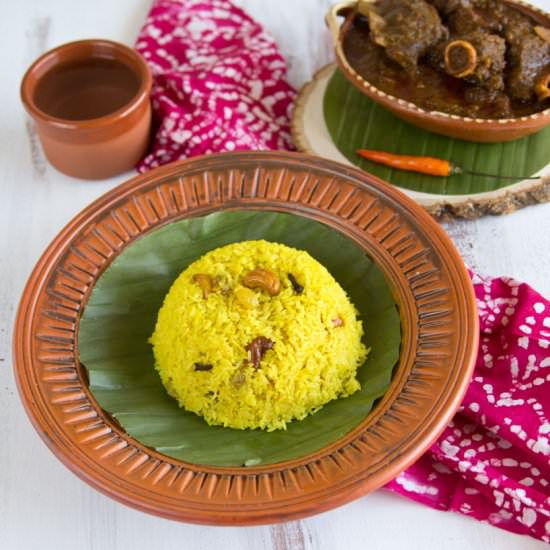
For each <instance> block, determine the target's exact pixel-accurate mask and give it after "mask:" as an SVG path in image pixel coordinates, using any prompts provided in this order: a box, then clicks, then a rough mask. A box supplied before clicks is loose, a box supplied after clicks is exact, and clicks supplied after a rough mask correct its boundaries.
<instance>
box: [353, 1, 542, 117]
mask: <svg viewBox="0 0 550 550" xmlns="http://www.w3.org/2000/svg"><path fill="white" fill-rule="evenodd" d="M343 47H344V53H345V55H346V58H347V59H348V61H349V63H350V65H351V66H352V67H353V69H354V70H355V71H356V72H357V73H359V74H360V75H361V76H362V77H363V78H364V79H365V80H367V81H368V82H370V83H371V84H372V85H374V86H376V87H377V88H379V89H380V90H382V91H384V92H386V93H388V94H391V95H393V96H396V97H399V98H402V99H405V100H406V101H410V102H411V103H414V104H416V105H418V106H419V107H421V108H423V109H426V110H429V111H441V112H445V113H449V114H454V115H459V116H467V117H473V118H510V117H518V116H525V115H528V114H532V113H535V112H538V111H541V110H543V109H545V108H547V107H550V100H549V98H550V89H549V84H550V30H549V29H547V28H545V27H542V26H540V25H538V24H537V22H536V21H534V20H533V19H532V18H530V17H529V16H527V15H525V14H523V13H522V12H520V11H518V10H516V9H514V8H512V7H510V6H509V5H507V4H505V3H503V2H502V1H500V0H375V1H373V0H363V1H361V2H359V4H358V8H357V13H356V14H355V16H354V17H353V20H352V21H351V23H350V25H349V27H348V28H347V31H346V32H345V34H344V41H343Z"/></svg>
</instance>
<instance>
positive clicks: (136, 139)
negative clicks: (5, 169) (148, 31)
mask: <svg viewBox="0 0 550 550" xmlns="http://www.w3.org/2000/svg"><path fill="white" fill-rule="evenodd" d="M94 63H95V65H94ZM101 63H107V64H108V68H104V69H103V70H109V71H110V72H109V73H108V75H105V73H104V76H103V78H104V80H101V81H99V79H98V65H99V64H101ZM90 67H91V68H90ZM100 68H101V66H100ZM69 70H70V71H72V72H69ZM90 70H92V71H95V72H93V73H90V72H89V71H90ZM63 71H65V72H63ZM78 71H80V72H78ZM86 71H88V72H86ZM79 81H80V82H82V81H85V82H86V83H87V84H88V87H84V88H83V87H82V84H81V85H80V87H79V86H78V85H77V84H75V83H77V82H79ZM152 81H153V79H152V75H151V72H150V70H149V67H148V66H147V63H145V60H144V59H143V58H142V57H141V56H140V55H139V54H138V53H137V52H136V51H134V50H133V49H131V48H129V47H128V46H125V45H124V44H119V43H118V42H112V41H110V40H99V39H93V40H79V41H77V42H70V43H68V44H63V45H62V46H59V47H57V48H54V49H53V50H50V51H48V52H46V53H45V54H44V55H42V56H41V57H39V58H38V59H37V60H36V61H35V62H34V63H33V64H32V65H31V66H30V67H29V69H28V70H27V72H26V73H25V75H24V77H23V80H22V82H21V100H22V102H23V105H24V106H25V109H26V110H27V112H28V113H29V115H30V116H31V117H32V118H33V120H34V122H35V124H36V129H37V133H38V136H39V137H40V141H41V143H42V147H43V149H44V153H45V154H46V157H47V159H48V160H49V161H50V163H51V164H52V165H53V166H55V167H56V168H57V169H58V170H60V171H61V172H63V173H65V174H67V175H69V176H73V177H77V178H83V179H103V178H108V177H111V176H115V175H117V174H121V173H122V172H125V171H127V170H130V169H132V168H133V167H134V166H135V165H136V164H137V162H138V161H139V160H140V159H141V157H142V156H143V155H144V154H145V151H146V149H147V146H148V143H149V133H150V128H151V105H150V99H149V96H150V92H151V85H152ZM61 105H63V106H64V108H61ZM96 114H97V116H96Z"/></svg>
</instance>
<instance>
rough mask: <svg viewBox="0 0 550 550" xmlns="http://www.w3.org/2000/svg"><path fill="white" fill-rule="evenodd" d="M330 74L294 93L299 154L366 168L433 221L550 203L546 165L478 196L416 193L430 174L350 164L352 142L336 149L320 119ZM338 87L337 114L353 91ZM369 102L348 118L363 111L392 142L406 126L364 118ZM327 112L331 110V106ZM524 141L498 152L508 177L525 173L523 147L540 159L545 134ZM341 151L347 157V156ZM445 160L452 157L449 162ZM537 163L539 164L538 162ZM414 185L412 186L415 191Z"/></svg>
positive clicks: (421, 134) (330, 70)
mask: <svg viewBox="0 0 550 550" xmlns="http://www.w3.org/2000/svg"><path fill="white" fill-rule="evenodd" d="M336 70H337V66H336V64H329V65H326V66H325V67H323V68H322V69H321V70H319V71H318V72H317V73H316V74H315V75H314V77H313V79H312V80H311V81H310V82H308V83H307V84H305V85H304V87H303V88H302V89H301V90H300V92H299V95H298V98H297V100H296V104H295V109H294V115H293V119H292V133H293V137H294V142H295V144H296V146H297V148H298V149H299V150H300V151H303V152H307V153H310V154H314V155H318V156H321V157H325V158H328V159H331V160H335V161H338V162H341V163H343V164H347V165H351V166H359V167H362V168H364V169H367V170H368V171H370V172H372V173H374V174H375V175H377V176H379V177H381V178H382V179H385V180H387V181H389V182H390V183H392V184H394V185H396V186H398V187H399V188H400V189H401V190H402V191H403V192H404V193H406V194H407V195H409V196H410V197H411V198H413V199H414V200H416V201H417V202H418V203H419V204H421V205H422V206H423V207H424V208H425V209H426V210H428V212H430V214H432V215H433V216H435V217H436V218H443V217H460V218H471V219H472V218H477V217H480V216H484V215H489V214H490V215H500V214H508V213H510V212H513V211H514V210H517V209H519V208H523V207H524V206H528V205H531V204H536V203H541V202H547V201H550V163H548V164H546V165H545V166H542V167H540V165H539V167H537V168H536V169H535V170H534V172H533V175H537V176H538V175H540V176H541V179H538V180H523V181H514V180H511V181H510V184H509V185H504V186H501V187H498V188H496V189H491V190H482V191H480V192H476V190H475V185H474V186H473V187H474V188H473V189H472V186H470V187H465V189H468V191H467V192H466V193H464V194H452V193H447V194H444V193H441V194H438V193H434V192H426V191H425V190H422V191H421V190H418V187H421V188H423V189H424V188H425V187H426V186H425V185H422V184H420V185H419V184H418V183H417V182H418V181H420V180H419V178H424V180H425V181H427V180H431V181H432V182H433V181H436V180H435V179H432V178H431V177H430V176H419V175H418V174H410V173H404V172H396V171H393V170H391V169H388V168H385V167H379V166H376V165H372V164H369V163H365V162H364V161H362V160H360V159H359V158H357V160H356V159H355V158H354V156H353V155H350V153H349V150H350V147H351V146H353V145H354V144H355V142H353V143H351V142H350V144H346V145H349V146H348V147H347V149H348V150H347V151H346V150H345V149H346V147H343V146H342V143H341V142H340V143H339V145H337V144H336V143H335V140H334V139H333V137H332V135H331V132H330V130H329V127H328V124H327V118H326V117H325V107H326V105H325V94H326V93H327V88H328V87H329V85H331V80H332V79H333V77H334V76H335V71H336ZM336 76H337V75H336ZM333 84H334V83H333ZM344 86H345V84H342V86H341V88H340V89H338V93H339V94H340V95H339V96H338V97H341V104H340V103H339V104H338V105H337V108H338V109H342V113H343V110H344V109H345V108H346V106H347V105H349V104H350V101H349V97H350V94H353V93H359V92H356V91H355V90H353V89H352V86H351V85H349V88H350V89H351V90H350V91H349V92H348V91H346V90H344ZM333 87H334V86H333ZM343 92H344V93H343ZM369 102H370V100H369V99H368V98H366V97H365V98H364V100H361V102H360V103H358V102H356V104H355V109H356V112H354V116H355V115H356V114H359V115H361V112H363V114H364V115H365V118H364V119H365V121H366V122H365V124H366V125H367V124H368V125H373V126H375V127H376V126H378V127H376V130H379V131H380V132H384V133H386V134H388V132H390V135H391V138H392V139H394V140H395V141H397V142H398V141H399V139H400V136H401V135H402V132H401V130H400V129H399V127H398V125H405V124H406V123H404V122H401V121H399V120H398V119H396V118H395V122H394V123H393V122H392V123H391V127H390V128H388V126H387V122H388V119H387V117H392V115H390V114H386V113H384V114H383V116H384V117H386V118H385V124H383V123H382V122H381V121H380V117H378V118H377V117H375V116H368V117H367V116H366V114H367V112H370V111H368V109H371V107H372V104H369ZM332 108H333V109H334V103H333V105H332ZM376 108H377V107H376ZM371 110H372V109H371ZM333 114H334V113H333ZM344 114H345V113H343V114H342V116H344ZM406 126H407V133H408V134H409V135H410V133H411V132H417V133H418V139H419V140H428V139H432V140H433V139H434V136H435V134H430V133H429V132H426V131H424V130H421V129H418V128H414V127H411V126H410V125H406ZM366 127H367V126H366ZM372 130H373V128H372V126H370V132H371V133H372ZM350 134H354V136H355V137H353V136H352V137H350V140H353V139H355V140H356V141H357V139H358V138H357V132H350ZM435 138H437V140H438V142H440V141H442V140H450V138H446V137H444V136H440V137H439V136H435ZM403 139H404V138H403ZM409 139H410V137H409ZM529 139H530V140H531V141H529V142H523V140H519V141H517V142H514V143H516V144H517V145H518V151H520V153H518V155H516V156H514V155H513V154H511V153H510V146H509V145H508V146H507V149H506V150H505V151H504V150H503V152H502V159H501V161H502V162H508V163H510V158H511V157H512V158H516V161H514V162H513V163H512V165H513V167H512V169H513V170H514V172H513V173H517V174H520V173H521V174H525V172H523V171H522V168H523V165H524V164H525V162H524V161H525V159H526V158H527V160H529V158H528V157H529V155H530V153H527V152H525V147H527V149H528V150H529V151H530V150H531V149H530V148H531V147H534V146H536V147H538V148H539V150H538V154H539V157H540V152H541V150H540V148H541V147H542V148H543V149H542V151H543V155H544V154H545V151H546V147H547V145H546V144H547V143H549V142H548V140H547V139H546V135H545V134H542V133H540V134H536V135H534V136H532V137H531V138H529ZM455 142H456V143H457V147H462V148H464V146H465V145H464V144H465V143H466V142H462V141H458V140H455ZM357 143H358V141H357ZM452 146H453V143H450V147H451V148H452ZM468 146H469V147H472V151H473V153H474V156H475V155H479V154H480V148H479V146H478V145H477V144H475V143H472V144H468ZM549 149H550V144H549ZM522 150H523V151H522ZM344 153H347V156H346V154H344ZM425 154H430V151H426V152H425ZM481 154H483V152H481ZM548 155H549V156H550V150H549V151H548ZM449 160H455V159H451V158H449ZM520 160H521V162H520ZM532 164H533V163H531V168H533V166H532ZM542 164H544V162H543V163H542ZM527 173H529V172H527ZM453 177H455V176H453ZM458 177H460V176H458ZM474 183H475V182H474ZM434 186H435V185H431V187H434ZM415 187H417V188H416V189H415ZM442 187H443V186H442ZM455 187H456V185H455Z"/></svg>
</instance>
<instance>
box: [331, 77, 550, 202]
mask: <svg viewBox="0 0 550 550" xmlns="http://www.w3.org/2000/svg"><path fill="white" fill-rule="evenodd" d="M323 109H324V116H325V122H326V125H327V128H328V131H329V134H330V136H331V137H332V140H333V141H334V144H335V145H336V147H337V148H338V150H339V151H340V152H341V153H342V154H343V155H344V156H345V157H346V158H347V159H348V160H349V161H350V162H351V163H353V164H355V165H356V166H359V167H360V168H363V169H364V170H367V171H369V172H371V173H372V174H374V175H376V176H378V177H380V178H382V179H384V180H386V181H389V182H391V183H393V184H394V185H397V186H398V187H402V188H405V189H411V190H413V191H422V192H424V193H434V194H438V195H470V194H473V193H482V192H485V191H494V190H496V189H500V188H502V187H506V186H508V185H510V184H513V183H516V181H515V180H509V179H500V178H498V177H494V178H487V177H480V176H470V175H467V174H457V175H453V176H450V177H448V178H443V177H436V176H425V175H423V174H415V173H412V172H403V171H400V170H393V169H391V168H388V167H385V166H381V165H380V164H375V163H373V162H370V161H368V160H365V159H362V158H360V157H358V156H357V154H356V150H357V149H375V150H380V151H386V152H388V153H396V154H406V155H428V156H431V157H439V158H442V159H447V160H450V161H451V162H453V163H454V164H457V165H458V166H460V167H462V168H463V169H466V170H471V171H474V172H484V173H486V174H494V175H496V176H523V177H525V176H530V175H532V174H535V173H537V172H538V171H539V170H541V169H542V168H544V167H545V166H546V165H547V164H548V162H549V160H550V127H547V128H546V129H544V130H542V131H541V132H539V133H537V134H533V135H530V136H527V137H526V138H523V139H519V140H515V141H509V142H506V143H474V142H469V141H463V140H459V139H453V138H449V137H446V136H442V135H439V134H434V133H432V132H428V131H426V130H422V129H421V128H417V127H416V126H413V125H411V124H409V123H407V122H404V121H402V120H401V119H399V118H397V117H396V116H394V115H392V114H391V113H390V112H389V111H387V110H386V109H384V108H383V107H381V106H380V105H378V104H377V103H375V102H374V101H372V100H371V99H370V98H368V97H367V96H366V95H364V94H362V93H361V92H360V91H359V90H358V89H357V88H355V87H354V86H353V85H352V84H351V83H350V82H349V81H348V80H346V78H345V77H344V75H343V74H342V73H341V72H340V71H339V70H336V71H335V72H334V74H333V75H332V77H331V79H330V81H329V83H328V85H327V89H326V91H325V96H324V104H323ZM521 179H522V178H521V177H518V179H517V181H520V180H521Z"/></svg>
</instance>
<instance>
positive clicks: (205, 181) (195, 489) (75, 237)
mask: <svg viewBox="0 0 550 550" xmlns="http://www.w3.org/2000/svg"><path fill="white" fill-rule="evenodd" d="M241 208H253V209H259V210H261V209H265V210H274V211H282V212H290V213H293V214H295V215H300V216H306V217H309V218H312V219H315V220H318V221H320V222H322V223H324V224H327V225H329V226H331V227H333V228H334V229H336V230H337V231H340V232H341V233H343V234H344V235H346V236H347V237H348V238H350V239H352V240H353V241H355V242H356V243H357V244H358V245H359V246H361V247H362V248H363V249H364V250H365V252H366V253H367V254H369V255H370V256H371V257H372V258H373V259H374V261H375V262H376V263H377V264H378V265H379V266H380V267H381V269H382V270H383V271H384V273H385V275H386V277H387V279H388V281H389V282H390V285H391V287H392V289H393V292H394V294H395V297H396V300H397V303H398V305H399V309H400V317H401V325H402V349H401V356H400V361H399V365H398V367H397V368H396V372H395V375H394V379H393V382H392V384H391V386H390V389H389V390H388V392H387V393H386V395H385V396H384V397H383V399H382V400H381V401H380V403H379V404H378V406H377V407H376V408H375V409H374V411H373V412H372V413H371V414H370V415H369V416H368V417H367V418H366V419H365V420H364V421H363V422H362V423H361V424H360V425H359V426H358V427H357V428H356V429H354V430H353V431H352V432H350V433H348V434H347V435H346V436H344V437H342V438H341V439H339V440H337V441H335V442H334V443H332V444H331V445H329V446H327V447H326V448H324V449H322V450H321V451H318V452H316V453H314V454H311V455H308V456H304V457H302V458H299V459H296V460H292V461H288V462H281V463H278V464H275V465H269V466H263V467H262V466H258V467H249V468H220V467H210V466H197V465H192V464H187V463H184V462H179V461H177V460H175V459H171V458H169V457H166V456H164V455H162V454H160V453H158V452H156V451H153V450H151V449H149V448H146V447H144V446H143V445H141V444H140V443H139V442H137V441H135V440H134V439H132V438H131V437H129V436H128V435H127V434H125V433H124V432H123V431H122V430H121V429H120V428H119V427H118V426H117V425H115V424H114V423H112V422H111V421H110V420H109V418H108V417H107V415H106V414H105V413H104V412H103V411H102V410H101V409H100V408H99V407H98V405H97V403H96V402H95V401H94V399H93V398H92V397H91V395H90V393H89V391H88V389H87V384H86V379H85V376H84V373H83V369H82V368H81V366H80V365H79V360H78V349H77V346H76V343H77V333H78V323H79V317H80V314H81V312H82V310H83V308H84V307H85V304H86V301H87V299H88V296H89V294H90V291H91V289H92V288H93V285H94V283H95V281H96V280H97V278H98V277H99V275H100V274H101V273H102V272H103V271H104V270H105V268H106V267H107V266H108V265H109V264H110V262H111V261H112V260H113V258H115V257H116V256H117V255H118V254H119V253H120V252H121V251H122V250H123V249H124V248H125V247H126V246H127V245H128V244H129V243H131V242H132V241H133V240H134V239H136V238H137V237H139V236H140V235H143V234H144V233H146V232H148V231H151V230H153V229H155V228H157V227H159V226H161V225H163V224H167V223H170V222H172V221H174V220H179V219H181V218H184V217H188V216H198V215H202V214H207V213H210V212H213V211H216V210H220V209H241ZM477 335H478V325H477V314H476V306H475V299H474V295H473V291H472V288H471V285H470V281H469V278H468V275H467V273H466V270H465V268H464V265H463V263H462V261H461V259H460V257H459V255H458V254H457V252H456V250H455V249H454V247H453V245H452V244H451V242H450V241H449V239H448V238H447V236H446V235H445V233H444V232H443V231H442V229H441V228H440V227H439V226H438V225H437V224H436V223H435V222H434V221H433V220H432V219H431V218H430V216H429V215H428V214H427V213H425V212H424V211H423V210H422V209H421V208H420V207H419V206H418V205H416V204H415V203H414V202H413V201H412V200H411V199H409V198H407V197H406V196H405V195H404V194H402V193H401V192H400V191H397V190H396V189H394V188H392V187H390V186H389V185H387V184H385V183H384V182H382V181H380V180H378V179H376V178H374V177H372V176H369V175H368V174H366V173H364V172H361V171H359V170H356V169H353V168H349V167H347V166H343V165H341V164H338V163H335V162H331V161H328V160H322V159H319V158H316V157H310V156H305V155H299V154H292V153H279V152H277V153H274V152H257V153H233V154H226V155H216V156H209V157H206V158H199V159H193V160H190V161H185V162H180V163H175V164H172V165H168V166H166V167H164V168H161V169H158V170H154V171H153V172H150V173H148V174H145V175H141V176H138V177H136V178H133V179H132V180H130V181H129V182H127V183H126V184H124V185H122V186H120V187H118V188H116V189H113V190H112V191H110V192H109V193H107V194H106V195H104V196H103V197H101V198H100V199H98V200H97V201H95V202H94V203H92V204H91V205H90V206H89V207H88V208H86V209H85V210H84V211H83V212H82V213H81V214H79V215H78V216H77V217H76V218H74V219H73V220H72V221H71V222H70V223H69V224H68V225H67V227H65V229H64V230H63V231H62V232H61V233H60V234H59V235H58V237H57V238H56V239H55V240H54V241H53V243H52V244H51V245H50V246H49V247H48V249H47V250H46V252H45V253H44V255H43V256H42V258H41V259H40V261H39V262H38V264H37V266H36V268H35V269H34V271H33V273H32V275H31V277H30V280H29V282H28V284H27V287H26V289H25V292H24V294H23V297H22V299H21V303H20V307H19V313H18V317H17V323H16V331H15V336H14V355H15V370H16V376H17V381H18V385H19V390H20V393H21V397H22V400H23V403H24V405H25V407H26V409H27V412H28V414H29V416H30V418H31V420H32V422H33V424H34V426H35V428H36V429H37V431H38V432H39V434H40V435H41V436H42V438H43V439H44V441H45V442H46V443H47V444H48V446H49V447H50V448H51V449H52V451H53V452H54V453H55V454H56V455H57V456H58V457H59V458H60V460H61V461H62V462H63V463H64V464H66V465H67V466H68V467H69V468H70V469H71V470H73V471H74V472H75V473H76V474H77V475H79V476H80V477H81V478H82V479H84V480H85V481H87V482H88V483H89V484H90V485H92V486H93V487H95V488H97V489H99V490H100V491H102V492H104V493H105V494H107V495H109V496H111V497H113V498H115V499H117V500H119V501H120V502H123V503H125V504H128V505H130V506H134V507H136V508H138V509H141V510H144V511H147V512H151V513H154V514H158V515H160V516H164V517H167V518H171V519H177V520H182V521H189V522H196V523H208V524H260V523H269V522H276V521H283V520H290V519H296V518H300V517H304V516H308V515H311V514H314V513H318V512H321V511H323V510H328V509H330V508H333V507H335V506H338V505H340V504H343V503H345V502H348V501H350V500H352V499H354V498H357V497H359V496H361V495H364V494H366V493H368V492H369V491H372V490H374V489H376V488H378V487H380V486H382V485H383V484H384V483H386V482H387V481H389V480H390V479H392V478H393V477H395V476H396V475H397V474H398V473H399V472H400V471H402V470H403V469H404V468H405V467H407V466H408V465H409V464H411V463H412V462H413V461H414V460H415V459H416V458H417V457H418V456H419V455H420V454H421V453H423V452H424V451H425V450H426V448H427V447H428V446H429V445H430V443H431V442H432V441H433V440H434V439H435V438H436V437H437V435H438V434H439V433H440V432H441V431H442V430H443V428H444V427H445V425H446V424H447V422H448V421H449V419H450V418H451V416H452V414H453V413H454V411H455V410H456V408H457V407H458V405H459V403H460V400H461V398H462V396H463V394H464V391H465V389H466V386H467V384H468V380H469V378H470V374H471V372H472V368H473V364H474V360H475V354H476V350H477Z"/></svg>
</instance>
